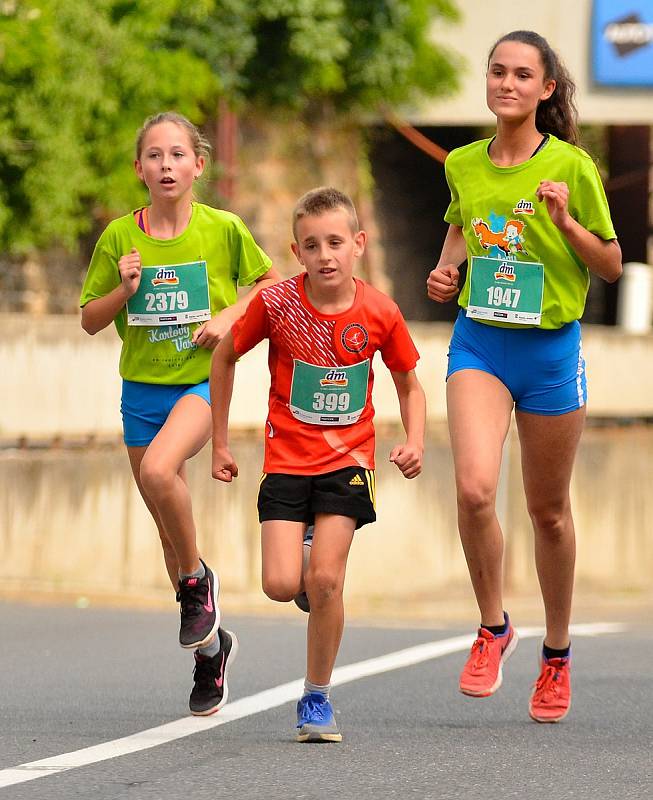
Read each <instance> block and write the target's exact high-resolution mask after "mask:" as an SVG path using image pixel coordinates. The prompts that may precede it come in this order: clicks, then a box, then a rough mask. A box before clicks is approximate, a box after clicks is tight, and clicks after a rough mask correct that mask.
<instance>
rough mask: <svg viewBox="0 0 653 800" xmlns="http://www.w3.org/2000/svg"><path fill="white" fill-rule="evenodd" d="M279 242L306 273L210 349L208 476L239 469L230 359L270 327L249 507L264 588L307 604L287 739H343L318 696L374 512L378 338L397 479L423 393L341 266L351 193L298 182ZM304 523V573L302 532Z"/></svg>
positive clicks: (415, 457) (388, 320)
mask: <svg viewBox="0 0 653 800" xmlns="http://www.w3.org/2000/svg"><path fill="white" fill-rule="evenodd" d="M293 233H294V236H295V241H294V242H293V243H292V245H291V248H292V251H293V253H294V254H295V256H296V258H297V260H298V261H299V263H300V264H301V265H302V266H303V267H304V268H305V272H302V273H301V274H299V275H297V276H296V277H294V278H291V279H290V280H287V281H283V282H282V283H277V284H275V285H273V286H270V287H268V288H267V289H264V290H263V291H261V292H260V293H259V294H258V295H257V296H256V297H255V298H254V300H253V301H252V303H251V304H250V305H249V307H248V309H247V311H246V313H245V315H244V316H243V317H242V318H241V319H240V320H238V321H237V322H236V323H235V324H234V326H233V328H232V330H231V332H230V333H229V334H227V335H226V336H225V338H224V339H223V340H222V342H221V343H220V345H219V346H218V347H217V348H216V350H215V351H214V354H213V359H212V366H211V400H212V405H211V408H212V415H213V465H212V473H213V477H214V478H217V479H218V480H221V481H226V482H229V481H231V480H232V478H234V477H236V476H237V475H238V466H237V465H236V463H235V462H234V459H233V456H232V454H231V452H230V451H229V445H228V419H229V406H230V403H231V396H232V389H233V379H234V372H235V364H236V361H237V359H238V358H239V357H240V356H242V355H243V354H245V353H246V352H247V351H248V350H251V349H252V348H253V347H254V346H255V345H256V344H258V342H260V341H261V340H262V339H265V338H267V339H269V359H268V363H269V367H270V374H271V386H270V397H269V413H268V418H267V425H266V435H265V459H264V465H263V478H262V480H261V485H260V490H259V498H258V511H259V520H260V521H261V526H262V528H261V535H262V561H263V591H264V592H265V593H266V594H267V595H268V597H270V598H271V599H273V600H278V601H280V602H288V601H290V600H292V599H293V598H294V597H295V596H296V595H298V594H299V593H300V592H302V591H305V592H306V594H307V596H308V601H309V604H310V614H309V620H308V633H307V638H308V647H307V669H306V681H305V686H304V688H305V691H304V696H303V697H302V698H301V699H300V700H299V702H298V704H297V727H298V729H299V733H298V736H297V739H298V741H300V742H307V741H331V742H339V741H341V739H342V736H341V734H340V732H339V731H338V727H337V725H336V722H335V718H334V715H333V710H332V708H331V704H330V702H329V689H330V680H331V673H332V671H333V666H334V664H335V660H336V656H337V653H338V648H339V645H340V639H341V636H342V630H343V625H344V610H343V601H342V592H343V586H344V580H345V568H346V564H347V556H348V554H349V548H350V546H351V543H352V540H353V536H354V531H355V530H356V529H357V528H360V527H361V526H362V525H365V524H366V523H368V522H374V520H375V519H376V512H375V503H374V500H375V484H374V424H373V417H374V407H373V405H372V386H373V382H374V373H373V370H372V357H373V355H374V353H375V352H376V351H377V350H379V351H380V353H381V357H382V359H383V361H384V362H385V364H386V366H387V367H388V369H389V370H390V372H391V375H392V378H393V380H394V383H395V387H396V390H397V396H398V398H399V408H400V413H401V419H402V422H403V426H404V429H405V431H406V441H405V442H404V443H403V444H398V445H396V446H395V447H394V448H393V450H392V452H391V453H390V461H393V462H394V463H395V464H396V465H397V467H398V468H399V469H400V470H401V472H402V473H403V475H404V476H405V477H406V478H414V477H416V476H417V475H419V473H420V472H421V469H422V453H423V448H424V424H425V399H424V391H423V389H422V387H421V385H420V383H419V381H418V379H417V376H416V375H415V364H416V362H417V359H418V358H419V355H418V353H417V350H416V349H415V346H414V344H413V342H412V340H411V338H410V334H409V333H408V329H407V327H406V323H405V321H404V319H403V317H402V315H401V312H400V310H399V308H398V307H397V305H396V304H395V303H394V302H393V301H392V300H391V299H390V298H389V297H387V296H386V295H384V294H382V293H381V292H379V291H377V290H376V289H374V288H373V287H372V286H370V285H368V284H366V283H364V282H363V281H361V280H359V279H358V278H354V276H353V268H354V263H355V261H356V259H357V258H359V257H360V256H361V255H362V254H363V251H364V249H365V242H366V234H365V232H364V231H361V230H359V229H358V220H357V217H356V211H355V209H354V206H353V203H352V201H351V200H350V199H349V197H347V195H345V194H343V193H342V192H339V191H337V190H336V189H331V188H319V189H314V190H313V191H310V192H308V193H307V194H305V195H304V196H303V197H302V198H301V199H300V200H299V202H298V203H297V205H296V207H295V211H294V214H293ZM311 524H314V526H315V528H314V535H313V546H312V552H311V557H310V561H309V562H308V565H307V568H306V570H305V572H304V571H303V569H302V561H303V558H302V541H303V536H304V533H305V531H306V528H307V526H308V525H311Z"/></svg>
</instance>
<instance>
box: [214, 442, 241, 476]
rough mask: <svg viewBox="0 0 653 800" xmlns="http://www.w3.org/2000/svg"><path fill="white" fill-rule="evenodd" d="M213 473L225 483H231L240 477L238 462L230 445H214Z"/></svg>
mask: <svg viewBox="0 0 653 800" xmlns="http://www.w3.org/2000/svg"><path fill="white" fill-rule="evenodd" d="M211 475H213V477H214V478H215V479H216V480H218V481H223V483H231V481H232V480H233V479H234V478H237V477H238V464H236V462H235V461H234V457H233V456H232V455H231V452H230V450H229V448H228V447H216V446H215V445H214V446H213V458H212V464H211Z"/></svg>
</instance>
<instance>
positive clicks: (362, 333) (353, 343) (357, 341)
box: [340, 322, 370, 353]
mask: <svg viewBox="0 0 653 800" xmlns="http://www.w3.org/2000/svg"><path fill="white" fill-rule="evenodd" d="M369 340H370V337H369V335H368V333H367V331H366V330H365V328H364V327H363V326H362V325H360V324H359V323H358V322H350V323H349V325H347V326H346V327H345V328H344V330H343V331H342V334H341V335H340V341H341V342H342V346H343V347H344V348H345V350H346V351H347V352H348V353H362V352H363V350H365V348H366V347H367V343H368V342H369Z"/></svg>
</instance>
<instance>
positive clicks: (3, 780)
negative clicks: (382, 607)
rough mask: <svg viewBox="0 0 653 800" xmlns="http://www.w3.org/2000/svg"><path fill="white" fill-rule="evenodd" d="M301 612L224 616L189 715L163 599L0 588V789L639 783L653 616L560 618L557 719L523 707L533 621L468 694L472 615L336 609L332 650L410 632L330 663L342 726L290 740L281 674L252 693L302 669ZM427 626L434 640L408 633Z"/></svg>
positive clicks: (648, 727)
mask: <svg viewBox="0 0 653 800" xmlns="http://www.w3.org/2000/svg"><path fill="white" fill-rule="evenodd" d="M305 619H306V618H305V617H304V616H303V615H301V613H300V612H299V611H298V612H297V616H296V617H293V618H292V619H290V620H289V619H288V618H285V619H281V620H275V619H256V618H245V617H242V618H235V619H227V620H225V624H226V626H227V627H228V628H233V629H234V630H235V631H236V632H237V633H238V637H239V640H240V653H239V656H238V660H237V661H236V662H235V664H234V668H233V672H232V673H231V676H230V682H229V685H230V702H229V703H228V705H227V706H225V708H224V709H223V710H222V711H221V712H219V714H217V715H214V716H213V717H209V718H207V719H205V720H198V719H197V718H191V717H189V715H188V710H187V699H188V693H189V691H190V688H191V685H192V681H191V674H192V656H191V655H190V654H189V653H188V652H184V651H182V650H181V649H179V648H178V647H176V646H175V642H176V635H177V629H176V624H177V619H176V615H175V613H174V609H173V610H171V612H170V613H162V612H131V611H122V610H121V611H116V610H101V609H93V608H87V609H75V608H54V607H52V608H46V607H24V606H18V605H13V604H8V603H0V634H1V636H0V642H1V650H0V721H1V725H0V800H4V798H12V800H23V799H25V800H27V799H28V798H29V799H30V800H31V799H33V798H47V800H59V798H62V799H63V798H66V799H68V798H93V800H123V799H124V800H127V799H129V800H153V799H154V798H162V799H163V798H166V800H175V799H176V798H193V800H203V799H204V798H207V799H208V798H211V800H216V799H221V798H238V800H253V799H254V798H257V799H258V798H265V800H276V798H279V800H281V798H283V800H300V798H302V799H303V798H307V800H329V799H330V798H334V800H335V799H336V798H337V800H350V799H351V800H353V798H374V799H375V800H376V798H383V799H384V800H385V799H386V798H388V799H391V798H429V799H430V798H433V799H434V800H435V799H436V798H437V799H438V800H440V798H441V799H442V800H448V799H449V798H452V799H453V798H456V800H467V798H469V799H470V800H471V798H474V800H477V798H486V797H502V798H510V797H517V798H528V800H539V798H547V799H549V798H565V799H566V798H573V799H574V800H584V798H587V800H590V798H591V800H604V799H605V800H608V798H610V800H622V798H623V800H626V798H627V799H628V800H639V799H640V798H642V800H643V799H644V798H646V800H650V798H651V797H652V796H653V766H652V761H653V666H652V665H653V626H651V625H650V624H647V623H646V622H644V623H643V622H642V621H641V619H640V620H636V621H634V622H632V623H629V622H628V620H624V623H625V624H624V626H623V629H618V628H613V629H610V628H608V627H605V628H602V627H601V626H600V625H598V623H600V622H601V620H598V619H595V620H589V619H584V620H582V622H593V623H597V627H596V628H594V629H585V635H580V634H581V632H578V633H577V634H576V635H574V638H573V659H574V661H573V681H574V682H573V687H574V696H573V706H572V711H571V712H570V715H569V716H568V718H567V719H566V720H565V721H564V722H562V723H560V724H558V725H538V724H536V723H534V722H532V721H531V720H530V719H529V717H528V711H527V707H528V697H529V693H530V688H531V684H532V682H533V680H534V678H535V676H536V671H537V649H538V644H539V639H538V638H537V632H535V631H528V630H526V631H525V634H526V635H525V636H524V637H523V638H522V641H521V642H520V644H519V647H518V648H517V651H516V652H515V654H514V656H513V657H512V658H511V660H510V661H509V662H508V664H507V666H506V669H505V672H504V684H503V686H502V688H501V689H500V691H499V692H498V693H497V694H496V695H495V696H494V697H492V698H486V699H472V698H467V697H464V696H463V695H461V694H459V693H458V691H457V677H458V672H459V670H460V667H461V665H462V663H463V661H464V659H465V655H466V650H467V649H468V647H469V645H471V642H472V639H473V623H472V627H471V628H467V629H466V630H463V629H461V628H460V627H458V628H432V629H425V628H423V627H415V628H410V627H401V628H399V627H365V626H362V625H351V626H349V627H348V629H347V630H346V632H345V637H344V640H343V644H342V649H341V653H340V657H339V660H338V665H339V666H340V667H344V666H346V665H360V662H362V661H365V660H369V659H375V658H377V657H379V656H383V655H386V654H390V653H396V652H397V651H405V650H406V649H407V648H408V649H409V648H413V649H409V651H408V654H404V656H402V657H401V658H403V660H404V662H405V663H404V664H403V665H402V664H401V658H395V657H393V658H389V659H387V660H384V661H372V662H371V663H369V664H367V666H366V667H360V666H352V668H351V670H347V671H342V670H341V671H340V673H339V675H340V679H341V685H339V686H336V687H335V688H334V689H333V691H332V701H333V705H334V708H335V710H336V714H337V717H338V721H339V725H340V728H341V730H342V733H343V742H342V743H341V744H331V745H300V744H297V743H296V742H295V741H294V738H293V736H294V733H293V726H294V705H295V699H296V694H297V689H296V687H294V686H290V687H286V688H285V689H284V688H282V689H276V690H275V691H272V692H266V693H265V694H261V693H263V692H265V690H270V689H274V687H279V686H282V687H283V686H284V685H285V684H286V683H288V682H289V681H294V680H296V679H300V678H302V677H303V671H304V670H303V667H304V649H305V644H304V640H305ZM601 631H604V632H601ZM592 632H593V633H594V635H587V634H588V633H592ZM461 635H464V637H465V644H464V645H462V644H460V641H458V637H460V636H461ZM426 643H436V644H434V645H432V646H428V647H424V648H421V649H415V647H416V646H418V645H426ZM440 651H443V652H440ZM447 651H449V652H447ZM366 670H367V674H365V671H366ZM248 698H249V699H248ZM218 722H220V723H221V724H216V723H218ZM167 723H169V725H168V727H167V728H164V729H162V728H161V727H160V726H163V725H166V724H167ZM152 729H155V730H154V732H152ZM144 731H149V732H150V733H148V734H143V733H142V732H144ZM189 731H191V732H190V734H189V735H182V734H187V733H188V732H189ZM164 734H165V735H164ZM131 735H134V737H133V739H127V740H126V741H127V743H128V744H127V745H125V737H129V736H131ZM132 742H135V743H136V744H135V745H134V747H135V752H128V749H129V747H130V746H131V743H132ZM144 742H145V743H146V744H144ZM106 743H111V744H106ZM152 744H154V746H151V745H152ZM95 745H102V746H101V747H99V748H95V747H94V746H95ZM89 747H93V750H91V751H87V750H86V748H89ZM79 751H84V752H85V753H87V756H80V755H79ZM100 755H101V759H100V758H99V756H100ZM84 758H86V761H84ZM45 759H50V761H47V762H46V763H45V764H44V763H43V760H45ZM34 762H36V763H34ZM39 762H41V763H39ZM80 762H81V763H82V765H81V766H80V765H79V763H80ZM17 767H18V769H16V768H17ZM64 767H68V768H67V769H65V770H64V769H63V768H64ZM26 778H29V780H25V779H26Z"/></svg>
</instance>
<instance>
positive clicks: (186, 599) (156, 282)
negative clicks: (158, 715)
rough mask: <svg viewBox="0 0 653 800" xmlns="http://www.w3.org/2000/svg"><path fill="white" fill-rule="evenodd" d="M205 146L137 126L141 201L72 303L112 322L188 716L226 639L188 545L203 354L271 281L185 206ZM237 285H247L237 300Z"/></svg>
mask: <svg viewBox="0 0 653 800" xmlns="http://www.w3.org/2000/svg"><path fill="white" fill-rule="evenodd" d="M208 150H209V146H208V144H207V142H206V141H205V140H204V138H203V137H202V136H201V134H200V132H199V131H198V130H197V128H196V127H195V126H194V125H193V124H192V123H190V122H189V121H188V120H187V119H186V118H185V117H182V116H181V115H179V114H175V113H172V112H165V113H162V114H158V115H156V116H154V117H151V118H149V119H148V120H146V122H145V124H144V125H143V127H142V129H141V131H140V133H139V135H138V139H137V143H136V160H135V162H134V166H135V170H136V174H137V175H138V177H139V178H140V179H141V180H142V181H143V183H144V184H145V185H146V186H147V188H148V190H149V194H150V205H149V206H147V207H146V208H142V209H138V210H137V211H135V212H133V213H131V214H127V215H126V216H124V217H121V218H119V219H117V220H114V221H113V222H111V223H110V224H109V226H108V227H107V228H106V230H105V231H104V232H103V233H102V235H101V236H100V239H99V240H98V242H97V245H96V247H95V251H94V253H93V257H92V259H91V264H90V266H89V270H88V274H87V276H86V280H85V282H84V287H83V289H82V295H81V300H80V305H81V306H82V327H83V328H84V330H85V331H86V332H87V333H90V334H95V333H97V332H98V331H100V330H102V329H103V328H106V327H107V326H108V325H109V324H110V323H112V322H114V323H115V325H116V329H117V331H118V333H119V335H120V337H121V338H122V340H123V345H122V351H121V356H120V374H121V376H122V378H123V391H122V404H121V410H122V416H123V428H124V438H125V444H126V446H127V452H128V454H129V460H130V463H131V468H132V472H133V474H134V479H135V480H136V484H137V486H138V489H139V491H140V493H141V495H142V497H143V500H144V501H145V504H146V505H147V507H148V509H149V511H150V513H151V514H152V517H153V518H154V521H155V523H156V526H157V528H158V531H159V536H160V538H161V545H162V547H163V555H164V559H165V564H166V568H167V571H168V575H169V576H170V580H171V582H172V585H173V588H174V589H175V591H176V593H177V600H178V601H179V602H180V606H181V625H180V632H179V642H180V644H181V646H182V647H184V648H189V649H193V650H195V672H194V684H195V685H194V687H193V690H192V692H191V696H190V709H191V712H192V713H193V714H199V715H206V714H212V713H213V712H215V711H217V710H218V709H219V708H221V707H222V706H223V705H224V703H225V702H226V700H227V694H228V689H227V682H226V677H227V672H228V669H229V664H230V663H231V662H232V661H233V659H234V657H235V655H236V652H237V649H238V642H237V640H236V637H235V635H234V634H233V633H231V632H229V631H226V630H224V629H223V628H221V627H220V611H219V608H218V603H217V600H218V587H219V582H218V578H217V575H214V573H213V571H212V570H211V568H210V567H209V566H208V564H206V563H205V562H204V561H203V560H202V559H201V558H200V555H199V552H198V549H197V541H196V531H195V522H194V519H193V513H192V507H191V498H190V493H189V489H188V485H187V483H186V470H185V463H186V460H187V459H189V458H191V457H192V456H194V455H195V454H196V453H198V452H199V451H200V450H201V448H202V447H204V445H205V444H206V442H207V441H208V439H209V437H210V435H211V409H210V405H209V392H208V374H209V367H210V360H211V352H212V350H213V348H214V347H215V346H216V345H217V344H218V342H220V340H221V339H222V338H223V337H224V335H225V334H226V333H227V332H228V331H229V330H230V328H231V325H232V324H233V322H235V320H236V319H238V317H239V316H240V315H241V314H242V313H243V312H244V310H245V308H246V307H247V305H248V304H249V302H250V300H251V299H252V297H253V295H254V294H255V293H256V292H257V291H259V290H260V289H261V288H263V287H265V286H268V285H270V284H272V283H274V282H275V281H276V280H278V275H277V273H276V271H275V270H274V269H272V268H271V262H270V259H269V258H268V257H267V256H266V255H265V253H263V251H262V250H261V249H260V248H259V247H258V245H257V244H256V242H255V241H254V239H253V238H252V235H251V234H250V232H249V231H248V230H247V228H246V227H245V225H244V224H243V222H242V221H241V220H240V219H239V218H238V217H236V216H235V215H234V214H230V213H228V212H226V211H219V210H217V209H214V208H210V207H209V206H206V205H203V204H201V203H196V202H194V201H193V183H194V181H195V180H197V179H198V178H199V177H200V176H201V174H202V172H203V170H204V166H205V162H206V158H207V155H208ZM238 284H240V285H253V286H254V288H253V289H252V290H251V291H250V292H249V293H248V294H246V295H244V296H243V297H241V298H240V299H237V292H236V290H237V286H238Z"/></svg>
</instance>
